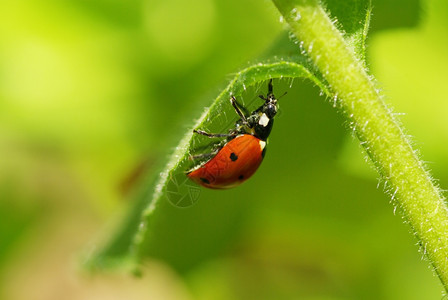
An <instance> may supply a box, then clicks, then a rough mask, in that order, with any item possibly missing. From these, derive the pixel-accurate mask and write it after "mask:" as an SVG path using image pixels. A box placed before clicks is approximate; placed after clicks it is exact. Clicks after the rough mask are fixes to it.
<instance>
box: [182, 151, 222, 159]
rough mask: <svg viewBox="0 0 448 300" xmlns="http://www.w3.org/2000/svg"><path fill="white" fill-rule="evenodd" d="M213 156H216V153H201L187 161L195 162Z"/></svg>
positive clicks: (191, 156)
mask: <svg viewBox="0 0 448 300" xmlns="http://www.w3.org/2000/svg"><path fill="white" fill-rule="evenodd" d="M214 155H216V152H211V153H202V154H196V155H190V157H189V159H190V160H196V159H201V158H209V157H213V156H214Z"/></svg>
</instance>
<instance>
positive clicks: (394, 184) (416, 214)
mask: <svg viewBox="0 0 448 300" xmlns="http://www.w3.org/2000/svg"><path fill="white" fill-rule="evenodd" d="M273 2H274V4H275V5H276V6H277V8H278V9H279V11H280V12H281V14H282V15H283V17H284V19H285V20H286V21H287V22H288V23H289V25H290V27H291V30H292V32H293V33H294V34H295V35H296V37H297V38H298V39H299V40H300V41H301V42H302V43H303V47H304V49H305V50H307V52H308V56H309V57H310V58H311V60H312V61H313V62H314V64H315V65H316V66H317V67H318V69H319V70H320V72H321V73H322V74H323V76H324V77H325V79H326V80H327V82H328V83H329V85H330V86H331V90H332V92H333V93H334V95H335V104H336V103H337V104H339V105H340V106H341V108H342V110H343V111H344V112H345V113H346V115H347V117H348V118H349V120H350V124H351V126H352V128H353V130H354V132H355V134H356V135H357V136H358V138H359V139H360V141H361V144H362V145H363V146H364V148H365V150H366V152H367V153H368V155H369V156H370V158H371V159H372V161H373V162H374V164H375V166H376V168H377V169H378V172H379V173H380V174H381V176H382V177H383V179H384V180H385V181H386V184H387V186H388V191H389V193H390V194H391V198H392V201H393V204H394V205H396V206H398V207H399V208H400V210H401V212H402V213H403V215H404V218H405V220H406V222H408V223H409V224H410V225H411V227H412V229H413V231H414V233H415V236H416V237H417V239H418V240H419V243H420V245H421V247H422V251H423V253H424V254H425V255H426V257H427V258H428V259H429V261H430V262H431V264H432V266H433V267H434V270H435V272H436V273H437V275H438V276H439V278H440V280H441V281H442V283H443V285H444V287H445V290H447V291H448V209H447V207H446V205H445V203H444V201H443V198H442V196H441V193H440V191H439V190H438V188H437V187H435V186H434V184H433V182H432V181H431V178H430V176H429V174H428V172H427V171H426V170H425V168H424V166H423V163H422V162H421V161H420V160H419V159H418V157H417V155H416V154H415V152H414V151H413V149H412V147H411V146H410V143H409V141H408V139H407V138H406V136H405V135H404V134H403V131H402V129H401V128H400V126H399V125H398V124H397V122H396V121H395V120H394V118H393V116H392V114H391V113H390V111H389V110H388V108H387V107H386V105H385V104H384V102H383V100H382V98H381V95H380V94H379V92H378V91H377V90H376V89H375V85H374V83H373V82H372V80H371V78H369V76H368V74H367V72H366V70H365V68H364V67H363V64H362V62H360V61H358V60H357V59H356V57H355V54H354V52H353V49H351V48H350V47H348V46H347V44H346V43H345V41H344V39H343V37H342V34H341V32H339V31H338V29H337V28H336V27H335V26H334V24H333V23H332V21H331V20H330V18H329V17H328V15H327V14H326V13H325V11H324V10H323V8H322V7H321V5H320V4H319V2H318V1H317V0H273Z"/></svg>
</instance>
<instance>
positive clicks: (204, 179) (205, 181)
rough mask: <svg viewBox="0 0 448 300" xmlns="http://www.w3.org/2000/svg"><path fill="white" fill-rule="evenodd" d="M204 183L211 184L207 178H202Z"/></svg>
mask: <svg viewBox="0 0 448 300" xmlns="http://www.w3.org/2000/svg"><path fill="white" fill-rule="evenodd" d="M200 179H201V181H202V182H204V183H206V184H210V181H208V179H207V178H204V177H201V178H200Z"/></svg>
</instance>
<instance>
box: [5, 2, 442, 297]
mask: <svg viewBox="0 0 448 300" xmlns="http://www.w3.org/2000/svg"><path fill="white" fill-rule="evenodd" d="M373 4H374V14H373V18H372V31H371V35H370V37H369V40H368V45H369V46H368V64H369V67H370V70H371V71H372V73H373V74H374V75H375V77H376V79H377V81H378V86H379V87H380V88H381V89H382V90H383V91H384V94H385V95H386V101H387V102H388V103H390V105H391V106H392V107H393V108H394V111H395V112H397V113H398V112H403V113H404V115H403V116H400V120H401V121H402V123H403V124H404V126H405V128H406V129H407V133H408V134H410V135H411V136H412V139H413V141H414V144H415V146H416V147H417V148H420V149H421V156H422V158H423V160H425V161H427V164H428V166H429V167H430V168H431V169H432V174H433V175H434V177H435V178H437V179H439V180H440V181H438V182H439V184H440V186H441V188H442V189H443V188H445V189H446V187H447V184H446V183H447V182H448V171H447V170H448V154H447V147H448V146H447V141H448V122H447V118H446V115H447V114H448V101H447V100H448V99H447V97H448V96H447V95H448V85H447V84H446V82H447V81H448V75H447V74H448V73H447V72H446V70H447V67H448V55H447V51H446V49H448V4H447V2H446V1H443V0H431V1H430V0H427V1H401V0H396V1H386V0H378V1H375V0H374V1H373ZM278 20H279V15H278V13H277V11H276V10H275V8H274V7H273V5H272V3H270V2H269V1H260V0H259V1H255V0H244V1H241V0H238V1H237V0H191V1H186V0H183V1H182V0H147V1H144V0H128V1H119V0H109V1H106V0H77V1H75V0H71V1H70V0H68V1H57V0H34V1H33V0H28V1H25V0H14V1H13V0H3V1H2V2H1V3H0V197H1V198H0V299H36V300H40V299H46V300H48V299H124V298H126V299H247V298H253V299H440V297H441V293H440V291H441V289H442V288H441V285H440V284H439V282H438V279H437V278H436V277H435V276H434V275H433V274H432V271H431V270H430V269H429V268H428V263H427V262H426V261H424V260H423V259H422V253H419V252H418V247H417V246H416V245H415V244H416V240H415V239H414V238H413V237H412V235H411V234H410V233H409V228H408V227H407V225H405V224H403V221H402V219H401V217H400V216H399V215H398V214H397V215H394V208H393V207H392V206H391V205H390V204H389V199H388V198H387V197H386V196H385V195H384V193H383V185H382V184H381V183H380V184H378V179H377V175H376V174H375V171H374V170H373V168H372V167H371V166H370V165H369V163H366V162H365V158H364V155H363V154H362V152H361V149H360V147H359V146H358V143H357V142H356V141H355V140H354V138H353V137H352V136H351V133H350V132H349V131H348V130H347V128H346V127H347V126H345V125H346V124H344V120H343V118H342V116H340V115H339V113H337V112H336V111H335V110H334V109H333V108H332V107H331V104H330V103H329V102H328V101H326V100H325V99H324V98H323V97H322V96H319V90H318V89H317V88H315V87H313V86H312V85H311V84H310V83H308V82H303V81H302V80H295V81H293V83H292V84H291V81H290V80H281V81H276V87H275V89H276V91H278V92H277V93H282V92H283V91H288V96H285V97H284V98H283V99H282V102H281V110H282V111H281V115H280V116H279V117H278V120H276V126H275V128H274V130H273V133H272V135H271V138H270V144H269V149H268V152H267V156H266V159H265V161H264V163H263V165H262V167H261V168H260V170H259V171H258V172H257V174H256V175H254V177H253V178H252V179H251V180H250V181H248V182H247V183H245V184H244V185H243V186H241V187H239V188H237V189H234V190H230V191H223V192H216V191H205V190H203V191H202V193H201V198H200V200H199V202H198V203H197V204H196V206H195V208H194V209H201V208H204V207H207V205H214V203H213V202H210V201H216V202H215V203H217V204H216V205H222V206H223V207H226V209H227V210H229V211H231V212H232V214H234V215H238V219H239V222H238V223H237V226H234V227H235V228H233V229H232V231H231V234H227V235H226V236H225V238H223V240H220V243H219V242H217V245H218V244H219V245H220V247H218V248H219V249H218V250H217V251H215V252H214V253H212V254H210V253H206V254H204V257H207V259H205V260H203V261H201V262H198V263H196V264H195V265H194V267H192V268H190V269H189V270H188V272H185V273H183V274H182V275H180V274H179V273H177V272H176V271H175V270H174V269H173V268H172V267H171V266H170V265H168V264H165V263H163V262H161V261H155V260H150V261H148V262H147V263H146V264H145V267H144V272H143V273H144V276H143V277H142V278H134V277H132V276H129V274H107V275H102V274H100V275H97V276H94V277H91V276H86V275H85V274H84V273H83V272H79V270H78V269H79V256H80V253H81V252H82V250H83V249H85V247H87V245H89V244H91V243H92V242H93V241H95V239H96V238H97V237H98V235H99V232H100V231H101V229H104V228H105V227H106V228H107V227H108V226H111V224H110V223H111V220H112V219H114V217H117V216H119V215H121V214H122V213H121V212H122V211H125V210H126V209H127V207H129V205H130V203H129V202H130V201H131V199H130V198H129V197H127V195H128V194H129V193H130V191H131V190H132V186H133V182H134V181H135V178H137V177H138V174H139V173H140V171H139V170H147V172H151V171H154V170H156V169H155V167H154V166H155V165H158V164H160V163H161V162H163V161H164V160H165V159H166V157H167V155H168V154H169V153H170V152H171V151H172V149H173V147H175V146H176V143H177V141H178V140H179V138H180V137H182V136H183V134H184V133H185V131H186V130H187V129H188V128H189V127H190V126H191V125H192V120H193V119H195V118H197V117H199V115H200V114H201V112H202V111H203V107H204V106H207V105H209V104H210V103H211V101H212V99H213V98H214V97H215V96H216V95H217V94H218V93H219V92H220V90H221V89H222V87H224V86H225V84H226V83H227V81H228V80H229V79H231V78H232V73H234V72H236V71H238V70H239V69H241V68H243V67H245V66H248V65H250V63H251V62H256V61H257V58H258V57H262V56H263V55H265V53H267V52H268V51H269V49H273V48H281V47H282V43H284V41H285V40H286V42H288V41H287V39H284V38H282V37H283V36H285V32H284V28H283V25H282V24H280V23H279V22H278ZM236 202H238V203H244V207H245V209H243V210H240V205H241V204H238V205H236V204H235V203H236ZM204 213H205V214H206V210H205V209H204ZM230 219H232V218H230V217H229V220H230ZM205 220H206V218H205ZM208 221H209V222H210V224H208V223H204V224H203V225H204V227H206V228H212V229H213V226H214V225H213V220H208ZM224 222H225V218H224ZM210 226H212V227H210ZM217 237H218V238H219V239H220V236H219V235H218V236H217ZM169 238H171V239H177V238H181V237H176V236H172V237H169ZM211 240H212V239H211ZM204 242H207V241H204ZM197 249H198V250H200V249H201V245H200V243H199V244H197ZM176 251H177V252H176V253H181V252H182V249H176ZM179 259H180V260H182V257H180V258H179Z"/></svg>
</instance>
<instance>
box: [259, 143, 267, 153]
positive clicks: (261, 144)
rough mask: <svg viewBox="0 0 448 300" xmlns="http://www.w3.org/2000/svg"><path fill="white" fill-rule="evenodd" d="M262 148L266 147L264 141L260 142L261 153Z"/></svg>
mask: <svg viewBox="0 0 448 300" xmlns="http://www.w3.org/2000/svg"><path fill="white" fill-rule="evenodd" d="M264 147H266V142H265V141H260V148H261V151H263V149H264Z"/></svg>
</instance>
